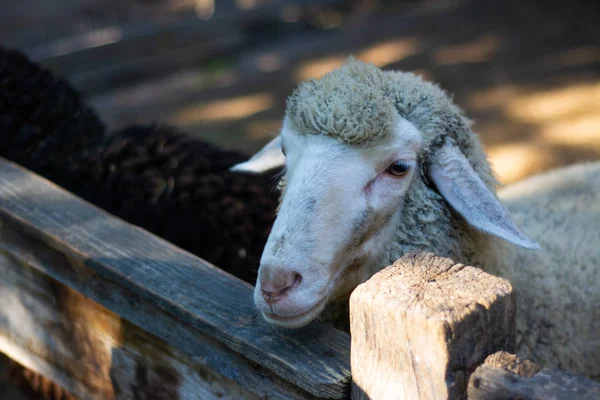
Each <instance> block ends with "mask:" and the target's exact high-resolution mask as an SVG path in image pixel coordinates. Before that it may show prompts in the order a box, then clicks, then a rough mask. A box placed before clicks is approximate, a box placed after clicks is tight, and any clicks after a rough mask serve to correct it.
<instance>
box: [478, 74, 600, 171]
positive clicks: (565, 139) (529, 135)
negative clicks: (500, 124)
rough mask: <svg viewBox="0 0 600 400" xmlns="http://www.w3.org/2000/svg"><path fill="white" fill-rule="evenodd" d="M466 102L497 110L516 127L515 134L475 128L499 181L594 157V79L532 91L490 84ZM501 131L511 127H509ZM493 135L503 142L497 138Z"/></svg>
mask: <svg viewBox="0 0 600 400" xmlns="http://www.w3.org/2000/svg"><path fill="white" fill-rule="evenodd" d="M469 106H471V107H473V108H474V109H475V110H477V111H478V112H482V111H485V110H486V109H488V110H489V109H499V110H500V111H501V112H502V115H505V117H506V119H507V121H508V122H510V123H511V124H513V127H514V126H516V127H517V128H518V129H519V130H520V131H521V134H520V135H517V136H516V135H512V136H511V135H510V133H511V132H502V131H501V129H496V130H494V129H492V128H490V129H488V130H485V129H484V130H483V131H482V132H480V134H481V136H482V139H483V142H484V143H486V142H487V143H489V145H488V146H487V150H488V154H489V155H490V161H491V162H492V164H493V165H494V169H495V170H496V173H497V175H498V177H499V179H500V180H501V181H502V182H503V183H510V182H514V181H516V180H519V179H522V178H524V177H526V176H528V175H530V174H532V173H535V172H539V171H543V170H547V169H550V168H553V167H558V166H562V165H566V164H569V163H572V162H575V160H577V159H578V158H581V159H582V160H594V159H596V160H600V83H588V84H583V83H581V84H575V85H570V86H565V87H559V88H553V89H547V90H543V91H536V92H530V91H524V90H523V91H521V90H518V89H517V88H515V87H506V88H495V89H492V90H490V91H489V92H487V93H486V92H484V93H480V94H477V95H474V96H473V98H472V99H471V101H470V102H469ZM519 125H520V127H519ZM504 129H511V128H510V125H508V124H506V125H505V126H504ZM494 131H495V132H494ZM491 132H494V136H495V137H492V135H490V133H491ZM499 135H503V137H504V138H505V140H504V141H502V140H500V141H499V140H498V139H497V136H499ZM578 154H579V155H580V157H578Z"/></svg>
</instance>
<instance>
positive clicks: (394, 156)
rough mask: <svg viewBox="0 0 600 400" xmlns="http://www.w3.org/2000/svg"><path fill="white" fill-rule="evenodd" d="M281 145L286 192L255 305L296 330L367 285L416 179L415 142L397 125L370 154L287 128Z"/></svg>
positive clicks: (416, 136)
mask: <svg viewBox="0 0 600 400" xmlns="http://www.w3.org/2000/svg"><path fill="white" fill-rule="evenodd" d="M280 137H281V148H282V150H283V152H284V153H285V156H286V160H285V170H286V171H285V182H286V186H285V190H284V193H283V196H282V201H281V206H280V210H279V212H278V215H277V219H276V221H275V223H274V226H273V229H272V231H271V234H270V236H269V239H268V241H267V244H266V246H265V249H264V252H263V255H262V258H261V261H260V268H259V271H258V275H259V277H258V280H257V284H256V288H255V292H254V300H255V303H256V306H257V308H258V309H259V310H260V311H261V312H262V314H263V315H264V318H265V319H266V320H267V321H268V322H270V323H273V324H276V325H280V326H285V327H298V326H302V325H304V324H306V323H308V322H309V321H311V320H312V319H314V318H315V317H316V316H318V315H319V313H320V312H321V311H322V310H323V308H324V307H325V305H326V303H327V302H328V301H329V300H331V299H333V298H335V297H338V296H343V295H347V294H349V292H350V291H351V290H352V289H353V288H354V287H355V286H356V285H357V284H359V283H360V282H362V281H364V280H366V279H367V278H368V276H369V274H370V271H369V268H366V266H368V267H373V264H375V263H378V262H381V261H380V256H381V253H382V246H383V245H384V244H385V238H386V237H389V233H390V231H391V230H392V229H395V228H396V225H397V224H395V223H394V221H395V220H397V219H398V218H399V216H400V214H401V211H402V205H403V198H404V196H405V194H406V193H407V191H408V190H409V188H410V185H411V182H412V181H413V180H414V179H415V176H418V170H417V154H418V152H419V149H420V146H421V135H420V133H419V131H418V130H417V129H416V128H415V127H414V126H413V125H412V124H410V123H409V122H408V121H406V120H405V119H402V118H400V117H398V122H397V124H396V126H395V128H394V132H392V134H391V135H389V139H386V140H385V141H384V142H381V143H379V144H378V145H377V146H374V147H372V148H368V149H366V148H356V147H352V146H349V145H346V144H343V143H342V142H340V141H338V140H336V139H334V138H331V137H329V136H324V135H299V134H298V133H297V132H295V131H294V130H293V129H292V128H290V127H289V126H288V124H285V123H284V127H283V129H282V133H281V136H280ZM377 266H379V265H377ZM379 267H380V266H379ZM342 277H343V279H342Z"/></svg>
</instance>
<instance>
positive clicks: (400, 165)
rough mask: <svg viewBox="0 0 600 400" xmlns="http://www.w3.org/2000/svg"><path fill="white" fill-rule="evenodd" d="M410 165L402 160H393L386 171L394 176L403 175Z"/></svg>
mask: <svg viewBox="0 0 600 400" xmlns="http://www.w3.org/2000/svg"><path fill="white" fill-rule="evenodd" d="M409 169H410V166H409V165H408V164H406V163H405V162H404V161H395V162H394V163H393V164H392V165H390V166H389V167H388V169H387V173H388V174H390V175H394V176H398V177H400V176H404V175H406V174H407V173H408V170H409Z"/></svg>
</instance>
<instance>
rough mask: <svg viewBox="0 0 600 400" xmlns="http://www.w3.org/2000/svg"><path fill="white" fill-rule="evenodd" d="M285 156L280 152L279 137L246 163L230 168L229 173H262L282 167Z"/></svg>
mask: <svg viewBox="0 0 600 400" xmlns="http://www.w3.org/2000/svg"><path fill="white" fill-rule="evenodd" d="M284 163H285V156H284V155H283V152H282V151H281V136H279V135H278V136H277V137H276V138H275V139H273V140H271V141H270V142H269V143H267V144H266V145H265V146H264V147H263V148H262V149H261V150H260V151H259V152H258V153H256V154H255V155H253V156H252V157H251V158H250V159H249V160H248V161H245V162H243V163H239V164H236V165H234V166H233V167H231V168H230V169H229V170H230V171H236V172H250V173H256V174H258V173H262V172H266V171H269V170H272V169H275V168H279V167H281V166H283V164H284Z"/></svg>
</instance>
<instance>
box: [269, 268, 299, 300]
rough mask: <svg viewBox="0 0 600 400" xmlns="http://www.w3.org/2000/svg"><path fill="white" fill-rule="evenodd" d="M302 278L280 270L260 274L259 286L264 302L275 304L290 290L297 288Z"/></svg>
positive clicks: (293, 273)
mask: <svg viewBox="0 0 600 400" xmlns="http://www.w3.org/2000/svg"><path fill="white" fill-rule="evenodd" d="M301 280H302V277H301V276H300V274H298V273H297V272H294V271H289V270H282V269H266V270H265V271H263V273H262V274H260V286H261V289H262V295H263V298H264V299H265V301H266V302H267V303H269V304H273V303H276V302H277V301H279V300H280V299H281V298H283V297H284V296H285V295H286V294H287V293H288V292H289V291H290V289H292V288H294V287H295V286H298V284H299V283H300V281H301Z"/></svg>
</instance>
